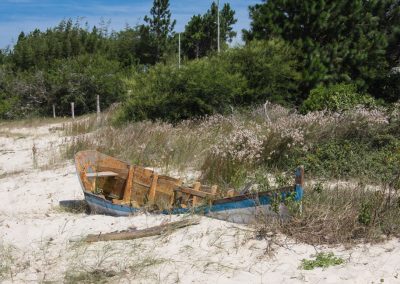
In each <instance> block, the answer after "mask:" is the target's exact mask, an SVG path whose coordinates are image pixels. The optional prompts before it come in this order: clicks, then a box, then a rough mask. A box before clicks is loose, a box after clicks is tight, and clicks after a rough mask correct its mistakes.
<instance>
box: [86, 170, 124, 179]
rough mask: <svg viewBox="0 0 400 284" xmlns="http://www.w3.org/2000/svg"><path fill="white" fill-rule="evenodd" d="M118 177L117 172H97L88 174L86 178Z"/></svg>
mask: <svg viewBox="0 0 400 284" xmlns="http://www.w3.org/2000/svg"><path fill="white" fill-rule="evenodd" d="M116 176H118V174H117V173H115V172H111V171H109V172H97V173H86V177H88V178H93V177H116Z"/></svg>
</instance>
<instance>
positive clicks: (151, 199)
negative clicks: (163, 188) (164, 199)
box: [149, 173, 158, 204]
mask: <svg viewBox="0 0 400 284" xmlns="http://www.w3.org/2000/svg"><path fill="white" fill-rule="evenodd" d="M157 180H158V174H157V173H154V176H153V181H152V182H151V186H150V191H149V202H150V204H152V203H154V197H155V196H156V188H157Z"/></svg>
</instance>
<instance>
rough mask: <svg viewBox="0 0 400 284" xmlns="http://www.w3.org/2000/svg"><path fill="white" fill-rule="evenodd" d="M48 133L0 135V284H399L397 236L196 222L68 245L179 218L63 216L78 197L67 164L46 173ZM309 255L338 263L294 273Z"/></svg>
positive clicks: (55, 138) (57, 138) (54, 143)
mask: <svg viewBox="0 0 400 284" xmlns="http://www.w3.org/2000/svg"><path fill="white" fill-rule="evenodd" d="M53 126H54V125H53ZM49 128H50V126H41V127H36V128H15V129H8V128H4V127H3V128H0V282H1V281H4V283H26V282H30V283H37V282H44V281H55V282H57V283H59V282H76V283H79V282H82V280H83V279H92V281H99V279H100V280H101V279H103V280H106V281H109V282H112V283H115V282H116V283H119V282H120V283H158V282H160V283H303V282H307V283H343V282H346V283H380V282H383V281H384V283H400V243H399V240H397V239H393V240H391V241H388V242H386V243H382V244H377V245H358V246H356V247H354V248H352V249H349V250H345V249H344V248H342V247H313V246H309V245H305V244H298V243H295V242H294V241H293V240H290V239H286V238H285V236H275V237H271V238H269V239H268V240H265V239H264V240H257V239H255V238H254V232H253V229H252V228H251V227H248V226H243V225H237V224H232V223H227V222H223V221H219V220H213V219H209V218H205V217H201V218H200V224H199V225H196V226H192V227H188V228H184V229H181V230H178V231H175V232H173V233H171V234H169V235H167V236H161V237H151V238H145V239H139V240H132V241H116V242H103V243H93V244H85V243H81V242H70V240H71V239H77V238H80V237H82V236H84V235H86V234H89V233H100V232H109V231H115V230H124V229H127V228H128V227H130V226H134V227H137V228H138V229H141V228H146V227H149V226H154V225H158V224H160V223H161V222H165V221H170V220H176V219H181V218H186V217H188V216H173V217H171V216H157V215H149V214H144V213H142V214H139V215H137V216H131V217H118V218H116V217H109V216H100V215H87V214H84V213H78V214H74V213H69V212H66V211H65V210H62V209H61V208H60V206H59V201H63V200H80V199H82V198H83V194H82V193H81V189H80V187H79V182H78V179H77V177H76V175H75V169H74V166H73V165H72V163H70V162H68V163H67V162H65V163H62V164H61V165H57V166H55V168H54V169H52V167H48V166H45V165H46V163H47V162H48V161H49V160H50V161H52V160H56V156H57V155H58V152H57V151H58V147H59V145H60V144H62V143H63V141H64V139H65V138H64V137H62V136H61V134H60V133H59V132H54V131H49ZM33 144H35V147H36V148H37V155H38V158H37V161H36V162H35V163H34V161H33V159H32V146H33ZM49 168H50V169H49ZM189 217H190V218H192V217H191V216H189ZM271 240H273V241H271ZM269 246H272V248H273V250H274V252H273V255H269V254H268V253H267V251H268V248H269ZM317 251H318V252H319V251H326V252H331V251H332V252H334V253H335V254H336V255H337V256H340V257H342V258H343V259H345V260H346V262H345V264H342V265H340V266H335V267H330V268H327V269H320V268H317V269H314V270H311V271H305V270H302V269H300V268H299V265H300V263H301V260H302V259H303V258H310V257H311V256H312V255H313V254H314V253H315V252H317ZM91 277H92V278H91ZM96 277H102V278H96Z"/></svg>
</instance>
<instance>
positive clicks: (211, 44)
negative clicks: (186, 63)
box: [182, 2, 237, 59]
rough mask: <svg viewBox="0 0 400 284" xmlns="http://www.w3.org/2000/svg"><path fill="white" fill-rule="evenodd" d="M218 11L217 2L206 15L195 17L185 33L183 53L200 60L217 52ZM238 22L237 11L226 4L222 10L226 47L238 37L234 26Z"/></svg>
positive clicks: (222, 33) (221, 17)
mask: <svg viewBox="0 0 400 284" xmlns="http://www.w3.org/2000/svg"><path fill="white" fill-rule="evenodd" d="M217 11H218V7H217V4H215V2H213V3H212V4H211V7H210V9H209V10H208V11H207V12H206V13H205V14H204V15H195V16H193V17H192V18H191V19H190V21H189V23H188V24H187V25H186V27H185V31H184V33H183V42H182V45H183V51H184V54H185V55H186V56H187V57H188V58H190V59H193V58H199V57H203V56H205V55H207V54H208V53H209V52H211V51H215V50H217V46H218V43H217ZM236 22H237V19H235V11H233V10H232V9H231V7H230V5H229V4H224V6H223V7H222V9H221V10H220V30H221V39H220V40H221V42H222V44H223V45H225V46H226V43H227V42H231V41H232V39H233V38H234V37H235V36H236V32H234V31H233V25H234V24H235V23H236Z"/></svg>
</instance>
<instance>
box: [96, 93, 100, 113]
mask: <svg viewBox="0 0 400 284" xmlns="http://www.w3.org/2000/svg"><path fill="white" fill-rule="evenodd" d="M96 107H97V108H96V111H97V116H99V115H100V96H99V95H97V97H96Z"/></svg>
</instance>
